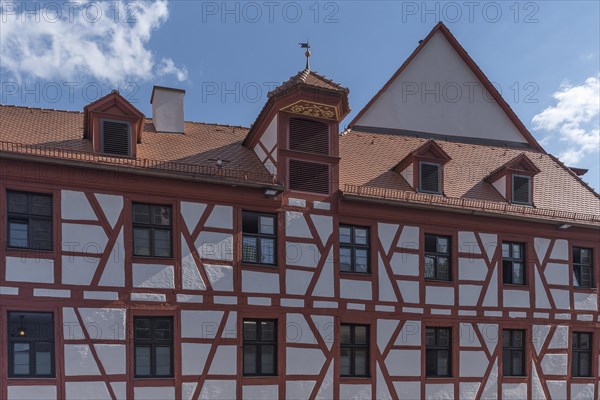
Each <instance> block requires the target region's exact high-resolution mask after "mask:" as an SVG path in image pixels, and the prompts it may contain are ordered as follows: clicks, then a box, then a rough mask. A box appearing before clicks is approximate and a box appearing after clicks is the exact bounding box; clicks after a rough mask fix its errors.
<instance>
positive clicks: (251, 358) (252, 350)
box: [244, 345, 258, 375]
mask: <svg viewBox="0 0 600 400" xmlns="http://www.w3.org/2000/svg"><path fill="white" fill-rule="evenodd" d="M257 373H258V371H257V370H256V346H250V345H244V375H256V374H257Z"/></svg>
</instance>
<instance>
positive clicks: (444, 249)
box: [436, 236, 449, 254]
mask: <svg viewBox="0 0 600 400" xmlns="http://www.w3.org/2000/svg"><path fill="white" fill-rule="evenodd" d="M436 239H437V250H436V251H437V252H438V253H446V254H447V253H448V249H449V240H448V238H447V237H443V236H437V237H436Z"/></svg>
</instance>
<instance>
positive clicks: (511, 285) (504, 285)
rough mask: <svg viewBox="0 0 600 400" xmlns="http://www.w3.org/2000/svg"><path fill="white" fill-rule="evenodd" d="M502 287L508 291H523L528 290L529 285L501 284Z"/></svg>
mask: <svg viewBox="0 0 600 400" xmlns="http://www.w3.org/2000/svg"><path fill="white" fill-rule="evenodd" d="M502 286H503V287H508V288H510V289H523V290H529V284H528V283H524V284H520V283H502Z"/></svg>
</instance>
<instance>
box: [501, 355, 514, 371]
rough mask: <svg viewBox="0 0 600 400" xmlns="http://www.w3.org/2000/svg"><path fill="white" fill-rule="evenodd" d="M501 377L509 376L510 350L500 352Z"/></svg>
mask: <svg viewBox="0 0 600 400" xmlns="http://www.w3.org/2000/svg"><path fill="white" fill-rule="evenodd" d="M502 375H504V376H511V375H512V373H511V359H510V350H507V349H504V350H502Z"/></svg>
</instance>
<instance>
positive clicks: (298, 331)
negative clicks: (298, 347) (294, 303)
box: [285, 313, 317, 344]
mask: <svg viewBox="0 0 600 400" xmlns="http://www.w3.org/2000/svg"><path fill="white" fill-rule="evenodd" d="M285 337H286V342H287V343H308V344H316V343H317V340H316V339H315V336H314V335H313V333H312V330H311V329H310V327H309V325H308V323H307V322H306V319H305V318H304V315H302V314H293V313H290V314H287V315H286V321H285Z"/></svg>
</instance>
